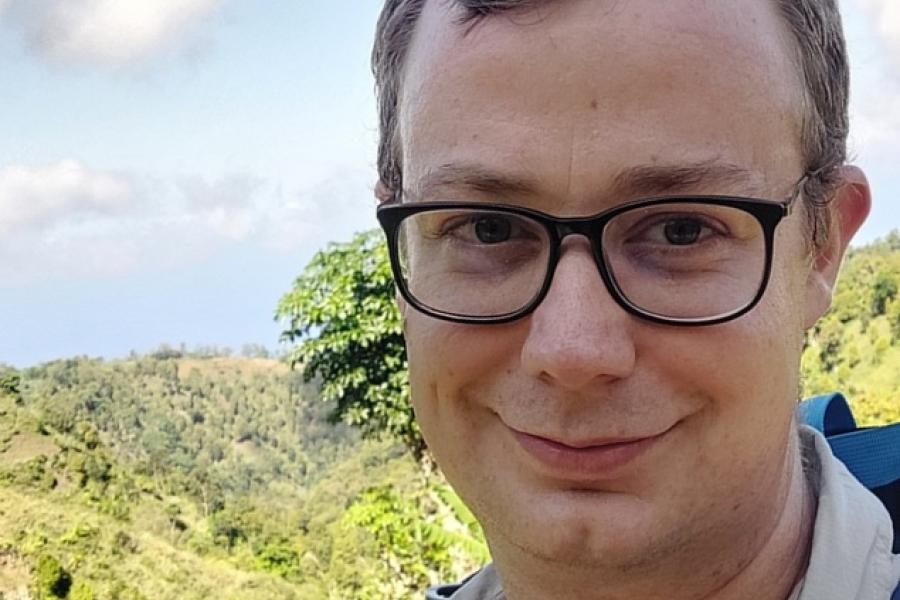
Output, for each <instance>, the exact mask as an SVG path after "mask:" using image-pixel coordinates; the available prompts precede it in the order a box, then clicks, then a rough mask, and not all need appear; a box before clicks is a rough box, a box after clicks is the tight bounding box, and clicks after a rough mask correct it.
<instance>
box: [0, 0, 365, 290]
mask: <svg viewBox="0 0 900 600" xmlns="http://www.w3.org/2000/svg"><path fill="white" fill-rule="evenodd" d="M0 1H2V0H0ZM369 179H370V173H368V172H367V171H362V170H358V169H357V170H343V171H340V172H337V173H335V174H334V175H332V176H331V177H328V178H326V179H324V180H323V181H321V182H319V183H316V184H314V185H312V186H311V187H310V188H309V189H307V190H304V191H300V192H293V193H291V194H284V193H282V192H281V190H280V189H279V188H278V187H276V186H273V185H271V184H268V183H267V182H265V181H264V180H262V179H259V178H257V177H254V176H252V175H246V174H232V175H227V176H224V177H222V178H220V179H213V180H210V179H206V178H202V177H198V176H183V177H180V178H177V179H175V180H173V181H168V182H167V181H158V180H154V179H151V178H149V177H146V176H144V177H138V176H135V175H129V174H116V173H110V172H104V171H99V170H95V169H91V168H89V167H87V166H85V165H83V164H81V163H79V162H77V161H75V160H64V161H61V162H59V163H57V164H54V165H50V166H38V167H33V166H21V165H17V166H7V167H4V168H0V284H2V283H25V282H34V281H48V280H58V279H60V278H79V279H83V278H85V277H87V278H92V277H101V278H106V277H110V276H113V277H114V276H118V275H122V274H126V273H135V272H141V271H146V270H148V269H168V268H172V267H182V266H184V265H186V264H191V263H194V264H196V263H197V262H199V261H202V260H204V259H206V258H208V257H210V256H211V255H214V254H215V253H217V252H220V251H222V250H224V249H226V248H228V247H233V246H234V245H235V244H245V245H246V246H247V247H248V248H250V247H255V248H257V249H259V250H260V251H263V252H267V253H274V254H290V255H293V256H310V255H312V253H313V252H315V251H316V250H318V249H320V248H322V247H324V246H325V245H326V244H327V243H328V242H330V241H338V240H345V239H348V238H349V237H350V235H351V234H352V233H353V232H355V231H360V230H362V229H367V228H370V227H374V226H376V222H375V219H374V216H373V215H374V207H375V203H374V200H372V192H371V184H370V182H369Z"/></svg>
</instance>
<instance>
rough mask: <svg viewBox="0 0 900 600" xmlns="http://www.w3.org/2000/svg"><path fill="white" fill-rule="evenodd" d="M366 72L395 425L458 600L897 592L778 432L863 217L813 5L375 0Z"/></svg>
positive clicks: (832, 24)
mask: <svg viewBox="0 0 900 600" xmlns="http://www.w3.org/2000/svg"><path fill="white" fill-rule="evenodd" d="M374 67H375V73H376V78H377V87H378V92H379V100H380V110H381V126H382V128H381V135H382V139H381V146H380V155H379V171H380V183H379V184H378V187H377V190H376V193H377V196H378V197H379V200H380V201H381V208H380V209H379V218H380V219H381V220H382V224H383V225H384V227H385V229H386V231H387V233H388V238H389V241H390V245H391V250H392V252H393V256H392V259H393V261H394V268H395V275H396V278H397V283H398V286H399V289H400V291H401V293H402V299H401V301H400V302H401V311H402V314H403V316H404V319H405V327H406V340H407V346H408V352H409V365H410V383H411V392H412V399H413V404H414V408H415V412H416V417H417V420H418V422H419V423H420V425H421V429H422V433H423V435H424V437H425V439H426V441H427V442H428V444H429V446H430V448H431V450H432V452H433V454H434V456H435V458H436V459H437V461H438V463H439V464H440V466H441V468H442V470H443V471H444V473H445V474H446V476H447V478H448V480H449V481H450V483H451V484H452V485H453V486H454V488H455V489H456V490H457V492H458V493H459V494H460V496H461V497H462V498H463V500H464V501H465V502H466V503H467V504H468V505H469V506H470V507H471V508H472V510H473V512H474V513H475V514H476V516H477V517H478V519H479V520H480V522H481V523H482V525H483V526H484V531H485V534H486V537H487V540H488V542H489V545H490V549H491V553H492V556H493V559H494V564H493V565H492V566H489V567H487V568H485V569H484V570H482V571H481V572H480V573H479V574H478V575H476V576H475V577H474V578H472V579H470V580H469V581H468V582H467V583H466V584H465V585H464V586H463V587H462V588H461V589H459V590H458V591H457V592H456V593H455V594H454V595H453V598H454V599H455V598H461V599H463V600H469V599H475V598H478V599H500V598H507V599H509V600H536V599H546V598H565V599H568V598H573V599H574V598H577V599H584V600H588V599H597V600H599V599H617V600H624V599H641V600H649V599H663V598H665V599H698V600H699V599H704V600H723V599H751V598H752V599H772V600H774V599H778V600H782V599H785V598H791V599H801V600H829V599H834V600H849V599H851V598H856V599H871V600H885V599H887V598H889V597H890V595H891V592H892V591H893V589H894V588H895V587H896V586H897V582H898V580H900V559H898V557H896V556H892V555H891V551H890V547H891V540H892V531H891V522H890V519H889V517H888V515H887V513H886V511H885V510H884V508H883V507H882V506H881V505H880V504H879V503H878V500H877V499H876V498H875V497H874V496H872V495H871V494H870V493H869V492H868V491H866V490H865V489H864V488H863V487H862V486H861V485H860V484H859V483H857V482H856V481H855V480H854V479H853V478H852V476H851V475H849V473H847V472H846V470H844V468H843V467H842V466H841V465H840V464H839V463H838V462H837V461H836V459H834V457H833V456H832V455H831V453H830V451H829V449H828V446H827V443H826V442H825V440H824V439H823V438H822V437H821V436H819V435H818V434H815V433H813V432H812V430H810V429H808V428H805V427H800V426H798V424H797V422H796V418H795V416H794V409H795V406H796V402H797V397H798V389H799V381H798V373H799V360H800V354H801V349H802V346H803V339H804V331H805V330H806V329H808V328H809V327H811V326H812V325H813V324H814V323H815V322H816V320H817V319H818V318H819V317H820V316H821V315H822V314H823V313H824V312H825V310H826V309H827V308H828V306H829V303H830V299H831V290H832V288H833V286H834V282H835V278H836V276H837V272H838V268H839V265H840V262H841V258H842V256H843V254H844V252H845V251H846V249H847V246H848V243H849V242H850V240H851V238H852V237H853V235H854V233H855V232H856V231H857V229H858V228H859V226H860V225H861V224H862V222H863V221H864V219H865V217H866V215H867V214H868V211H869V207H870V193H869V187H868V184H867V181H866V178H865V176H864V175H863V173H862V172H861V171H860V170H859V169H857V168H854V167H852V166H848V165H846V164H845V158H846V138H847V94H848V92H847V87H848V86H847V62H846V56H845V50H844V43H843V37H842V32H841V24H840V17H839V14H838V11H837V8H836V6H835V3H834V1H833V0H768V1H764V0H730V1H728V2H712V1H709V0H667V1H666V2H660V1H658V0H628V1H621V0H619V1H616V0H388V1H387V2H386V5H385V7H384V10H383V14H382V17H381V20H380V22H379V28H378V32H377V41H376V47H375V52H374Z"/></svg>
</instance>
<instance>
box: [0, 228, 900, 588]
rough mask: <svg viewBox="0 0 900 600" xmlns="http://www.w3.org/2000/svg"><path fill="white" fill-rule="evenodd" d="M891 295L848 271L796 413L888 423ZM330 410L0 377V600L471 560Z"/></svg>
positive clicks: (255, 368)
mask: <svg viewBox="0 0 900 600" xmlns="http://www.w3.org/2000/svg"><path fill="white" fill-rule="evenodd" d="M898 290H900V236H898V235H892V236H890V237H889V238H887V239H885V240H882V241H879V242H877V243H875V244H872V245H870V246H868V247H865V248H859V249H856V250H854V251H853V252H852V253H851V255H850V257H849V259H848V261H847V263H846V264H845V267H844V273H843V278H842V282H841V285H840V286H839V288H838V289H837V290H836V292H835V297H834V305H833V308H832V309H831V310H830V311H829V313H828V314H827V315H826V317H825V318H824V319H823V320H822V322H821V323H820V324H819V325H818V326H817V327H816V329H815V330H813V331H811V332H810V334H809V336H808V340H807V346H806V348H805V352H804V357H803V387H804V389H803V393H804V394H805V395H811V394H814V393H822V392H826V391H832V390H843V391H845V392H846V393H847V395H848V397H850V398H851V401H852V402H853V403H854V405H855V411H856V412H857V414H858V415H860V416H861V420H862V421H863V422H864V423H866V424H875V423H882V422H888V421H900V401H898V399H900V291H898ZM332 391H334V390H332ZM336 406H337V405H336V404H335V403H334V402H332V403H327V402H322V401H321V400H320V392H319V387H318V386H316V385H315V384H314V383H304V381H303V378H302V376H301V374H299V373H297V372H294V371H291V370H290V369H289V368H288V367H286V366H285V365H284V364H283V363H282V362H279V361H275V360H268V359H262V358H256V359H248V358H229V357H224V356H219V357H216V356H212V357H208V356H207V357H200V356H191V355H186V354H184V353H182V352H181V351H176V350H172V349H168V348H163V349H161V350H160V351H159V352H157V353H154V354H153V355H151V356H146V357H133V358H131V359H128V360H116V361H103V360H99V359H90V358H75V359H70V360H61V361H55V362H52V363H47V364H44V365H39V366H36V367H33V368H29V369H24V370H21V371H16V370H13V369H11V368H5V367H2V366H0V599H2V600H11V599H13V598H17V599H23V598H47V599H54V598H70V599H72V600H88V599H91V598H94V599H104V600H106V599H111V600H114V599H122V600H138V599H146V600H150V599H154V600H155V599H179V600H180V599H193V598H196V599H200V598H223V599H235V600H237V599H248V600H254V599H263V598H265V599H282V598H283V599H294V598H297V599H301V600H302V599H316V600H320V599H345V598H346V599H361V600H375V599H379V600H380V599H384V598H410V597H418V596H417V595H416V594H414V592H413V591H414V590H416V591H419V590H421V589H422V588H424V587H425V586H426V585H427V584H428V583H429V582H434V581H438V580H444V581H446V580H452V579H456V578H458V577H460V576H462V575H464V574H465V573H467V572H469V571H470V570H472V569H474V568H475V567H477V566H478V565H479V564H480V563H481V562H482V561H484V560H486V559H487V558H488V557H487V551H486V547H485V545H484V542H483V538H482V537H481V533H480V530H479V528H478V526H477V524H476V523H475V521H474V519H473V518H472V516H471V514H470V513H469V512H468V511H467V510H466V509H465V507H464V506H462V504H461V503H460V502H459V500H458V498H456V496H455V495H454V494H453V493H452V492H451V491H450V490H449V489H448V488H447V487H446V485H445V484H444V483H443V481H442V479H441V478H440V475H439V474H437V473H434V472H433V471H432V470H431V469H430V467H429V463H428V461H427V459H426V460H425V461H424V463H422V462H419V461H417V460H415V459H413V458H412V455H411V453H410V451H409V449H408V447H407V446H405V445H404V444H403V443H400V442H392V441H390V439H385V440H382V441H378V439H377V435H376V436H374V438H375V439H365V440H363V439H361V436H360V434H359V432H358V430H357V429H356V428H351V427H349V426H347V425H344V424H340V423H334V422H332V419H331V415H332V414H333V413H334V410H335V407H336ZM360 414H361V413H360ZM355 418H361V417H360V415H359V414H357V415H356V416H355ZM369 433H372V432H371V431H370V432H369ZM375 433H377V432H375ZM401 438H402V436H401Z"/></svg>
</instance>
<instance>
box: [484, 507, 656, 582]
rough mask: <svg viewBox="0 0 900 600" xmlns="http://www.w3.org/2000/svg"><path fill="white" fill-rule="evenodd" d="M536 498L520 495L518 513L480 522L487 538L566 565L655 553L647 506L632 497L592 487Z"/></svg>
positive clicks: (642, 558)
mask: <svg viewBox="0 0 900 600" xmlns="http://www.w3.org/2000/svg"><path fill="white" fill-rule="evenodd" d="M541 496H543V497H539V498H529V499H525V498H523V500H526V502H524V503H522V504H520V505H519V507H518V508H519V510H520V511H523V512H522V513H520V514H519V515H514V514H513V513H512V511H509V512H507V513H506V515H505V516H504V517H503V518H502V522H498V521H497V520H495V521H494V523H493V524H491V525H490V526H486V529H488V537H489V538H493V537H495V536H496V537H499V538H505V539H506V540H507V542H508V543H510V544H512V545H514V546H517V547H518V548H520V549H521V550H523V551H525V552H527V553H528V554H531V555H532V556H535V557H537V558H540V559H542V560H546V561H549V562H559V563H562V564H565V565H568V566H571V567H591V568H593V567H599V566H603V567H606V568H610V567H618V568H634V567H637V566H638V565H640V564H644V563H645V562H646V561H647V560H648V557H649V556H651V555H653V556H655V555H658V554H659V553H660V551H661V548H660V542H661V541H662V539H661V538H660V535H659V529H660V524H659V522H658V519H657V518H655V517H656V515H654V510H653V507H652V506H650V505H649V504H648V503H647V502H645V501H643V500H640V499H639V498H637V497H635V496H631V495H628V494H617V493H609V492H598V491H594V490H566V491H554V492H552V493H544V494H541ZM517 512H518V511H517ZM492 530H493V531H492ZM492 534H493V535H492ZM665 537H669V536H665Z"/></svg>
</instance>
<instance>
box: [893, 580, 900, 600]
mask: <svg viewBox="0 0 900 600" xmlns="http://www.w3.org/2000/svg"><path fill="white" fill-rule="evenodd" d="M891 600H900V583H898V584H897V589H896V590H894V593H893V594H891Z"/></svg>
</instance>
